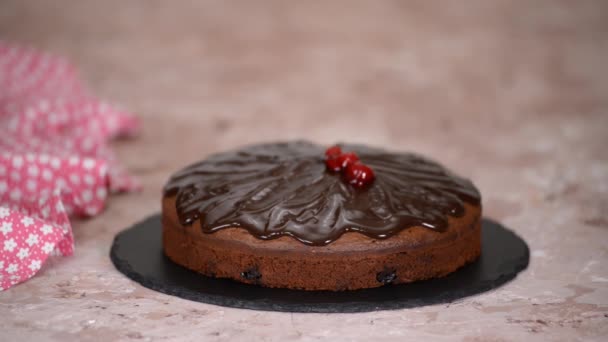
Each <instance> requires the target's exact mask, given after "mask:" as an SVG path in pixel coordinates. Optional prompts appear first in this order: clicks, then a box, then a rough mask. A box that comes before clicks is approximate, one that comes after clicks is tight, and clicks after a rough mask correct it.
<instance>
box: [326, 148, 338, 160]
mask: <svg viewBox="0 0 608 342" xmlns="http://www.w3.org/2000/svg"><path fill="white" fill-rule="evenodd" d="M341 154H342V149H341V148H340V146H338V145H334V146H332V147H330V148H328V149H327V150H325V157H326V158H327V159H329V158H337V157H339V156H340V155H341Z"/></svg>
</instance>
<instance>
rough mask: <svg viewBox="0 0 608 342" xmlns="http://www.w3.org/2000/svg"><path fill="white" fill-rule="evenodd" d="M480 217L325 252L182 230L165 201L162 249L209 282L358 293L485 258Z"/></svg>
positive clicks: (350, 237) (361, 238) (283, 241)
mask: <svg viewBox="0 0 608 342" xmlns="http://www.w3.org/2000/svg"><path fill="white" fill-rule="evenodd" d="M480 215H481V210H480V207H478V206H472V205H466V206H465V214H464V215H463V216H461V217H458V218H450V219H449V227H448V229H447V230H446V231H445V232H437V231H434V230H430V229H427V228H424V227H410V228H409V229H404V230H402V231H400V232H399V233H397V234H395V235H393V236H391V237H390V238H387V239H374V238H370V237H368V236H365V235H363V234H360V233H354V232H349V233H345V234H343V235H342V236H341V237H340V238H339V239H338V240H336V241H334V242H333V243H331V244H329V245H327V246H323V247H319V246H309V245H305V244H302V243H300V242H299V241H297V240H295V239H293V238H291V237H287V236H285V237H280V238H277V239H273V240H268V241H264V240H260V239H258V238H255V237H254V236H252V235H251V234H249V232H248V231H246V230H244V229H241V228H226V229H222V230H219V231H217V232H214V233H205V232H203V230H202V229H201V227H200V223H199V222H195V223H194V224H192V225H189V226H188V225H187V226H183V225H182V224H181V223H180V222H179V219H178V217H177V214H176V211H175V198H170V197H168V198H165V199H164V200H163V245H164V250H165V254H166V255H167V256H168V257H169V258H170V259H171V260H173V261H174V262H176V263H178V264H180V265H183V266H185V267H187V268H189V269H192V270H194V271H197V272H200V273H202V274H205V275H207V276H212V277H219V278H230V279H234V280H237V281H241V282H246V283H251V284H258V285H262V286H267V287H279V288H291V289H304V290H332V291H340V290H353V289H361V288H371V287H377V286H382V285H385V284H389V283H393V284H399V283H407V282H412V281H417V280H423V279H428V278H435V277H441V276H444V275H446V274H448V273H451V272H453V271H455V270H456V269H458V268H459V267H462V266H463V265H465V264H466V263H468V262H471V261H473V260H475V259H476V258H477V257H478V256H479V254H480V251H481V227H480V222H481V221H480Z"/></svg>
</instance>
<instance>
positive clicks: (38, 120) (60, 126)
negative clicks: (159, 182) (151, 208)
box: [0, 41, 139, 291]
mask: <svg viewBox="0 0 608 342" xmlns="http://www.w3.org/2000/svg"><path fill="white" fill-rule="evenodd" d="M138 126H139V125H138V121H137V120H136V118H135V117H134V116H132V115H131V114H129V113H127V112H125V111H122V110H120V109H118V108H116V107H113V106H110V105H108V104H106V103H104V102H101V101H100V100H99V99H97V98H95V97H94V96H92V95H90V94H89V93H87V91H86V89H85V87H84V86H83V85H82V84H81V82H80V80H79V79H78V77H77V74H76V71H75V68H74V67H73V66H72V65H70V64H69V63H68V62H67V61H65V60H63V59H61V58H59V57H55V56H52V55H49V54H47V53H44V52H39V51H36V50H32V49H29V48H24V47H20V46H14V45H11V44H8V43H5V42H1V41H0V291H1V290H4V289H7V288H9V287H11V286H13V285H15V284H18V283H20V282H23V281H25V280H27V279H29V278H31V277H32V276H33V275H34V274H36V272H38V270H40V268H41V267H42V265H43V264H44V262H45V261H46V260H47V259H48V258H49V256H52V255H62V256H68V255H71V254H72V253H73V251H74V239H73V235H72V227H71V225H70V220H69V218H68V217H69V216H70V215H75V216H80V217H88V216H93V215H97V214H98V213H100V212H101V211H102V210H103V208H104V204H105V201H106V199H107V197H108V193H111V192H118V191H131V190H135V189H137V188H138V184H137V182H136V181H135V180H134V179H133V178H131V177H130V176H129V175H128V174H127V173H126V172H125V171H124V170H123V169H122V168H121V167H120V166H119V165H118V164H117V163H116V159H115V157H114V156H113V154H112V151H111V150H110V149H109V147H108V146H107V141H108V140H109V139H111V138H112V137H116V136H121V135H134V134H135V133H136V131H137V129H138Z"/></svg>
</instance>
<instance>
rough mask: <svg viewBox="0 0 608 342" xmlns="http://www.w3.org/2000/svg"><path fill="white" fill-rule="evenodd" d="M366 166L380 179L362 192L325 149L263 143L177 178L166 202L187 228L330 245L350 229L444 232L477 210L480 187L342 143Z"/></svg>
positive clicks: (410, 157)
mask: <svg viewBox="0 0 608 342" xmlns="http://www.w3.org/2000/svg"><path fill="white" fill-rule="evenodd" d="M340 146H341V147H342V150H344V151H354V152H356V153H357V154H358V156H359V157H360V159H361V161H362V162H363V163H365V164H367V165H369V166H370V167H371V168H372V169H373V170H374V173H375V174H376V180H375V181H374V182H373V183H372V184H371V185H370V186H369V187H366V188H364V189H357V188H354V187H352V186H351V185H348V184H347V183H346V182H344V181H343V180H342V179H341V176H340V174H339V173H332V172H329V171H327V170H326V168H325V163H324V160H323V157H324V150H325V149H324V148H323V147H321V146H319V145H315V144H312V143H309V142H305V141H298V142H289V143H276V144H261V145H254V146H249V147H245V148H243V149H240V150H235V151H230V152H225V153H220V154H216V155H213V156H211V157H209V158H207V159H205V160H203V161H201V162H199V163H196V164H193V165H191V166H188V167H186V168H185V169H183V170H181V171H179V172H177V173H176V174H174V175H173V176H172V177H171V179H170V180H169V182H168V183H167V185H166V186H165V196H174V195H175V196H176V209H177V215H178V217H179V219H180V221H181V223H182V224H183V225H190V224H192V223H193V222H194V220H197V219H198V220H200V223H201V227H202V229H203V231H204V232H206V233H212V232H215V231H217V230H220V229H223V228H229V227H242V228H244V229H247V230H248V231H249V232H250V233H251V234H252V235H254V236H255V237H257V238H260V239H264V240H266V239H273V238H277V237H280V236H283V235H288V236H292V237H294V238H296V239H297V240H299V241H301V242H302V243H305V244H308V245H326V244H328V243H330V242H332V241H334V240H336V239H337V238H339V237H340V236H341V235H342V234H343V233H345V232H348V231H354V232H360V233H362V234H365V235H367V236H370V237H372V238H378V239H382V238H386V237H389V236H391V235H393V234H395V233H397V232H399V231H401V230H403V229H406V228H408V227H413V226H424V227H427V228H429V229H434V230H437V231H443V230H445V229H446V228H447V220H448V217H449V216H461V215H463V214H464V202H468V203H471V204H474V205H479V203H480V200H481V199H480V194H479V191H478V190H477V189H476V188H475V186H474V185H473V184H472V183H471V182H470V181H469V180H466V179H463V178H460V177H458V176H456V175H454V174H452V173H451V172H450V171H448V170H446V169H445V168H443V167H442V166H441V165H439V164H437V163H435V162H432V161H429V160H427V159H425V158H422V157H420V156H418V155H415V154H405V153H392V152H388V151H385V150H382V149H377V148H371V147H366V146H362V145H345V144H341V145H340Z"/></svg>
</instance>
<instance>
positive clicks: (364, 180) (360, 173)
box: [344, 163, 376, 188]
mask: <svg viewBox="0 0 608 342" xmlns="http://www.w3.org/2000/svg"><path fill="white" fill-rule="evenodd" d="M344 178H346V181H347V182H348V183H350V184H352V185H354V186H356V187H359V188H361V187H364V186H366V185H369V184H371V183H372V182H373V181H374V179H375V178H376V176H375V175H374V171H372V169H371V168H370V167H369V166H367V165H364V164H361V163H354V164H351V165H349V166H348V167H347V168H346V170H344Z"/></svg>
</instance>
